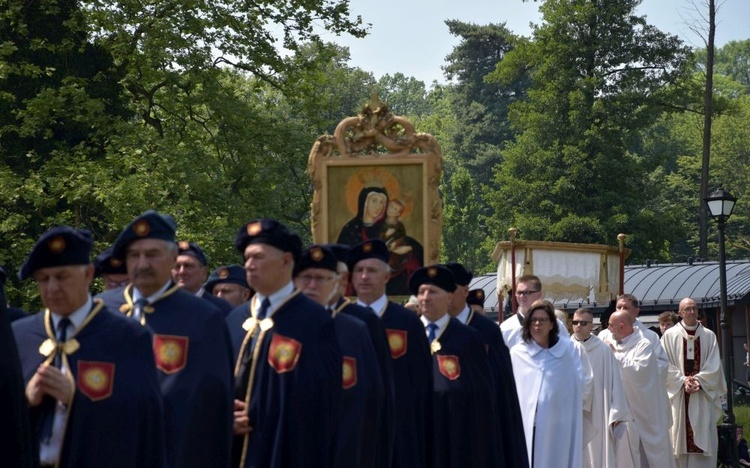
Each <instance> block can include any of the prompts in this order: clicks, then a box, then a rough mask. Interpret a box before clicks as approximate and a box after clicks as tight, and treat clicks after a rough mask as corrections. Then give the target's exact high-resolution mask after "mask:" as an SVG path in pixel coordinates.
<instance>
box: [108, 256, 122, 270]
mask: <svg viewBox="0 0 750 468" xmlns="http://www.w3.org/2000/svg"><path fill="white" fill-rule="evenodd" d="M109 264H110V266H111V267H112V268H120V267H121V266H122V260H120V259H119V258H110V259H109Z"/></svg>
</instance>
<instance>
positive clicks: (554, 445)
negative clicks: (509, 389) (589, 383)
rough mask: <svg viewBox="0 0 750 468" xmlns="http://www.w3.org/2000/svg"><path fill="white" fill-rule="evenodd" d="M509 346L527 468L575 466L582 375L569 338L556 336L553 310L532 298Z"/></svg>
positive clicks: (580, 443)
mask: <svg viewBox="0 0 750 468" xmlns="http://www.w3.org/2000/svg"><path fill="white" fill-rule="evenodd" d="M521 336H522V338H523V341H521V342H520V343H518V344H517V345H515V346H513V348H512V349H511V352H510V354H511V359H512V361H513V376H514V377H515V380H516V387H517V389H518V401H519V403H520V406H521V415H522V417H523V428H524V435H525V437H526V447H527V451H528V456H529V466H531V467H532V468H560V467H569V468H580V467H581V466H582V463H583V461H582V459H583V379H584V376H583V375H582V370H581V365H580V363H579V362H578V359H579V357H578V355H577V352H576V350H575V348H574V346H573V343H572V342H571V341H570V339H569V338H565V337H560V330H559V327H558V324H557V320H556V319H555V309H554V307H553V306H552V304H551V303H549V302H548V301H544V300H539V301H536V302H534V303H533V304H532V305H531V308H530V309H529V312H528V313H527V314H526V319H525V320H524V322H523V325H522V335H521Z"/></svg>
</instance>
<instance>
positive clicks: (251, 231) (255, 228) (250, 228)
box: [247, 221, 263, 236]
mask: <svg viewBox="0 0 750 468" xmlns="http://www.w3.org/2000/svg"><path fill="white" fill-rule="evenodd" d="M262 230H263V226H261V225H260V221H256V222H254V223H250V224H248V225H247V234H248V235H250V236H255V235H257V234H258V233H259V232H260V231H262Z"/></svg>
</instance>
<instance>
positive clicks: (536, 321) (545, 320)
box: [529, 317, 549, 323]
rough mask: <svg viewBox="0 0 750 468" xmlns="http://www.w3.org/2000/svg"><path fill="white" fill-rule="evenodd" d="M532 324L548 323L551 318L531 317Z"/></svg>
mask: <svg viewBox="0 0 750 468" xmlns="http://www.w3.org/2000/svg"><path fill="white" fill-rule="evenodd" d="M529 320H530V321H531V323H546V322H549V318H547V317H531V318H530V319H529Z"/></svg>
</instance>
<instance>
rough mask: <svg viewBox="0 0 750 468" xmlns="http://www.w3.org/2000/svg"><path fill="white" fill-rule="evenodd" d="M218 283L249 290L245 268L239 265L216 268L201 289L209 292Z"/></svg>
mask: <svg viewBox="0 0 750 468" xmlns="http://www.w3.org/2000/svg"><path fill="white" fill-rule="evenodd" d="M219 283H234V284H239V285H240V286H242V287H244V288H248V289H250V286H249V285H248V284H247V275H246V273H245V268H243V267H242V266H240V265H227V266H222V267H219V268H217V269H216V270H214V271H213V272H212V273H211V274H210V275H209V276H208V280H207V281H206V283H205V284H204V285H203V287H204V288H205V289H206V291H208V292H211V291H212V290H213V289H214V286H216V285H217V284H219Z"/></svg>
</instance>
